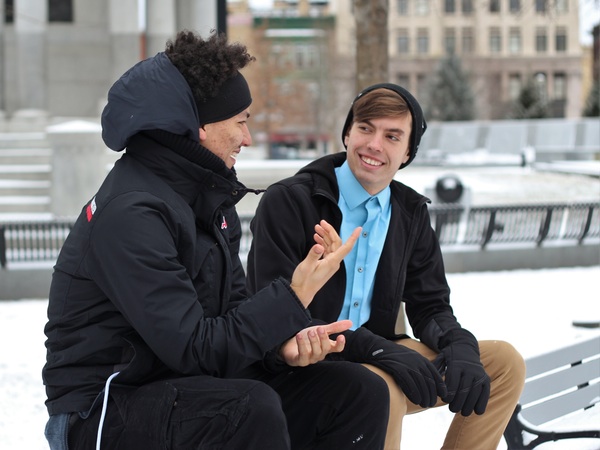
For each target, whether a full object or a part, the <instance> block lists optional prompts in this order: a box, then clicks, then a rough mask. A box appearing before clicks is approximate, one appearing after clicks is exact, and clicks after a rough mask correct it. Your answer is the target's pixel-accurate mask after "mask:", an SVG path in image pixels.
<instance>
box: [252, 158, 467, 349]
mask: <svg viewBox="0 0 600 450" xmlns="http://www.w3.org/2000/svg"><path fill="white" fill-rule="evenodd" d="M345 159H346V153H337V154H334V155H329V156H325V157H322V158H320V159H318V160H316V161H313V162H312V163H310V164H308V165H307V166H306V167H304V168H303V169H301V170H300V171H299V172H298V173H297V174H296V175H295V176H293V177H291V178H288V179H285V180H282V181H280V182H278V183H275V184H273V185H271V186H270V187H269V188H268V189H267V191H266V192H265V193H264V194H263V198H262V199H261V201H260V203H259V206H258V208H257V210H256V214H255V216H254V218H253V220H252V223H251V230H252V233H253V236H254V239H253V243H252V247H251V250H250V253H249V256H248V276H247V288H248V291H249V292H256V291H257V290H259V289H261V288H262V287H264V286H266V285H267V284H268V283H269V280H270V279H271V278H272V277H273V276H275V275H276V274H280V275H282V276H284V277H286V276H289V275H290V274H291V273H292V271H293V269H294V267H295V266H296V264H298V262H299V261H300V260H301V259H302V255H304V254H306V252H307V250H308V249H309V248H310V247H311V246H312V245H313V244H314V240H313V235H314V224H315V223H317V222H318V221H319V220H320V219H325V220H327V221H328V222H329V223H331V224H332V225H333V226H334V227H335V229H336V230H337V231H338V232H339V230H340V225H341V221H342V214H341V211H340V209H339V207H338V197H339V189H338V185H337V179H336V176H335V172H334V169H335V167H338V166H341V165H342V164H343V162H344V161H345ZM390 187H391V202H392V216H391V222H390V226H389V230H390V231H389V232H388V234H387V237H386V240H385V244H384V248H383V253H382V255H381V258H380V260H379V265H378V267H377V274H376V279H375V285H374V290H373V299H372V307H371V316H370V319H369V321H368V322H367V323H366V324H365V325H364V326H365V327H366V328H368V329H370V330H371V331H372V332H374V333H375V334H378V335H380V336H383V337H385V338H387V339H399V338H402V337H406V335H405V334H404V316H403V314H402V313H401V309H400V308H401V304H402V302H403V301H404V303H405V309H406V316H407V318H408V320H409V323H410V325H411V327H412V330H413V333H414V335H415V337H417V338H419V339H421V340H422V341H424V342H425V343H426V344H428V345H429V346H430V347H431V348H434V349H437V348H438V346H437V343H438V340H439V338H440V337H441V335H442V334H443V333H444V332H446V331H448V330H450V329H454V328H458V327H460V325H459V324H458V322H457V321H456V318H455V317H454V315H453V312H452V308H451V306H450V302H449V295H450V289H449V287H448V283H447V281H446V276H445V271H444V264H443V260H442V254H441V250H440V246H439V243H438V240H437V237H436V235H435V232H434V230H433V229H432V227H431V223H430V216H429V213H428V211H427V201H428V199H427V198H426V197H424V196H422V195H421V194H419V193H417V192H416V191H414V190H413V189H411V188H409V187H408V186H406V185H404V184H402V183H400V182H397V181H393V182H392V183H391V185H390ZM392 230H393V231H392ZM345 289H346V271H345V267H344V266H343V265H342V268H341V269H340V270H339V271H338V272H337V273H336V274H335V275H334V276H333V277H332V278H331V279H330V280H329V281H328V282H327V284H326V285H325V286H324V287H323V288H322V289H321V290H320V291H319V292H318V293H317V295H316V297H315V299H314V300H313V302H312V303H311V304H310V306H309V310H310V312H311V315H312V317H313V318H314V319H315V320H316V319H319V320H321V321H324V322H333V321H335V320H337V319H338V317H339V313H340V311H341V309H342V305H343V302H344V292H345Z"/></svg>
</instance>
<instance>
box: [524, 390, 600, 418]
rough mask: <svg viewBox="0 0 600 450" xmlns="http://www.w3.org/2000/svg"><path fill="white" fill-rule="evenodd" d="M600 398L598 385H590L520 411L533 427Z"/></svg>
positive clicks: (581, 407) (588, 404)
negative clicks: (592, 399) (595, 398)
mask: <svg viewBox="0 0 600 450" xmlns="http://www.w3.org/2000/svg"><path fill="white" fill-rule="evenodd" d="M594 397H600V384H598V383H596V384H590V385H589V386H586V387H584V388H581V389H578V390H576V391H572V392H568V393H566V394H564V395H561V396H559V397H555V398H552V399H550V400H547V401H545V402H542V403H538V404H535V405H532V406H529V407H527V408H523V409H522V410H521V415H522V416H523V417H524V418H525V419H526V420H527V421H528V422H530V423H532V424H534V425H541V424H543V423H546V422H549V421H550V420H553V419H556V418H558V417H562V416H564V415H566V414H569V413H572V412H574V411H577V410H580V409H583V408H585V407H587V406H591V405H590V398H594Z"/></svg>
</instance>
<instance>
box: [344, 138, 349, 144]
mask: <svg viewBox="0 0 600 450" xmlns="http://www.w3.org/2000/svg"><path fill="white" fill-rule="evenodd" d="M348 139H349V136H348V135H346V136H344V147H348Z"/></svg>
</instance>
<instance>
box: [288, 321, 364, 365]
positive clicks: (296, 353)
mask: <svg viewBox="0 0 600 450" xmlns="http://www.w3.org/2000/svg"><path fill="white" fill-rule="evenodd" d="M351 326H352V321H351V320H339V321H337V322H333V323H329V324H327V325H315V326H312V327H308V328H304V329H303V330H300V331H299V332H298V333H297V334H296V336H294V337H293V338H291V339H289V340H288V341H286V342H285V343H284V344H283V345H282V346H281V349H280V350H279V356H281V358H282V359H283V360H284V361H285V362H286V364H287V365H289V366H296V367H305V366H308V365H309V364H315V363H317V362H319V361H323V360H324V359H325V357H326V356H327V355H328V354H330V353H338V352H341V351H342V350H343V349H344V345H345V344H346V338H345V337H344V335H343V334H341V333H342V332H343V331H346V330H348V329H349V328H350V327H351ZM331 334H337V337H336V338H335V341H332V340H331V339H330V338H329V336H330V335H331Z"/></svg>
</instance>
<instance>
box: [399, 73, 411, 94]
mask: <svg viewBox="0 0 600 450" xmlns="http://www.w3.org/2000/svg"><path fill="white" fill-rule="evenodd" d="M396 83H398V85H400V86H402V87H403V88H405V89H406V90H408V91H410V86H409V85H408V84H409V83H410V77H409V75H408V74H407V73H399V74H398V75H396Z"/></svg>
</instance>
